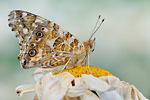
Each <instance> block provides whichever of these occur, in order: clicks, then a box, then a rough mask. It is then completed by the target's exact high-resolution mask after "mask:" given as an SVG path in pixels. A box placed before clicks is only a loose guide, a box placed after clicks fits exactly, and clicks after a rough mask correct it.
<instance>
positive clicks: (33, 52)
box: [28, 49, 36, 57]
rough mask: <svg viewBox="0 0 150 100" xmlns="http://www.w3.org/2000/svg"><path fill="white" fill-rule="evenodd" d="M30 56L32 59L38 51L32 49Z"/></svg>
mask: <svg viewBox="0 0 150 100" xmlns="http://www.w3.org/2000/svg"><path fill="white" fill-rule="evenodd" d="M28 54H29V56H30V57H34V56H35V55H36V50H35V49H30V50H29V53H28Z"/></svg>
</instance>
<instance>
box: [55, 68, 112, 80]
mask: <svg viewBox="0 0 150 100" xmlns="http://www.w3.org/2000/svg"><path fill="white" fill-rule="evenodd" d="M90 71H91V73H90ZM63 72H69V73H71V74H72V75H73V76H74V77H81V75H82V74H92V75H93V76H95V77H101V76H114V75H112V74H111V73H110V72H109V71H107V70H105V69H101V68H97V67H94V66H90V67H89V68H88V65H78V66H76V67H74V68H72V69H64V70H60V71H57V72H55V73H54V75H57V74H59V73H63Z"/></svg>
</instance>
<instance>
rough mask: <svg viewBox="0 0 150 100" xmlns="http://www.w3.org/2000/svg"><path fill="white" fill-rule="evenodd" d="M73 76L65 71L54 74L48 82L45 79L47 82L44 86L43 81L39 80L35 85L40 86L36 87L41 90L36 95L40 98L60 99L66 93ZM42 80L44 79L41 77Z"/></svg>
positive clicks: (43, 99)
mask: <svg viewBox="0 0 150 100" xmlns="http://www.w3.org/2000/svg"><path fill="white" fill-rule="evenodd" d="M74 78H75V77H74V76H73V75H71V74H70V73H67V72H65V73H61V74H58V75H56V77H55V78H53V79H50V81H49V82H48V81H47V82H46V83H47V84H45V85H44V86H42V83H45V82H39V84H38V85H37V86H39V88H40V87H41V89H39V88H38V89H39V90H41V91H42V92H39V94H37V95H39V96H38V97H40V98H41V100H61V99H62V98H63V97H64V95H65V94H66V91H67V90H68V86H69V84H71V81H72V80H73V79H74ZM42 80H43V81H44V80H45V79H43V78H42ZM40 93H41V95H40Z"/></svg>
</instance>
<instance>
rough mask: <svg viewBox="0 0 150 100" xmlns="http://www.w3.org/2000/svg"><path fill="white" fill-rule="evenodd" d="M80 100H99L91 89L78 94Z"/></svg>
mask: <svg viewBox="0 0 150 100" xmlns="http://www.w3.org/2000/svg"><path fill="white" fill-rule="evenodd" d="M80 98H81V100H101V99H99V98H98V97H97V96H96V95H95V94H94V93H92V92H91V91H89V90H88V91H87V92H86V93H84V94H83V95H81V96H80Z"/></svg>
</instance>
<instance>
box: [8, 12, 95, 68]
mask: <svg viewBox="0 0 150 100" xmlns="http://www.w3.org/2000/svg"><path fill="white" fill-rule="evenodd" d="M8 16H9V19H8V20H9V27H11V28H12V31H15V32H16V37H17V38H18V39H19V45H20V54H19V56H18V59H19V61H20V63H21V66H22V67H23V68H24V69H28V68H34V67H40V68H53V67H57V66H61V65H67V66H76V65H79V64H82V63H83V62H85V61H86V59H87V57H88V54H89V53H90V52H91V51H94V47H95V39H93V40H91V38H90V39H89V40H88V41H85V42H83V43H82V42H81V41H80V40H79V39H77V38H76V37H75V36H74V35H73V34H71V33H70V32H68V31H66V30H65V29H63V28H62V27H60V26H59V25H57V24H56V23H54V22H52V21H49V20H47V19H45V18H42V17H40V16H38V15H35V14H32V13H30V12H26V11H21V10H14V11H11V12H10V14H9V15H8Z"/></svg>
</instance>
